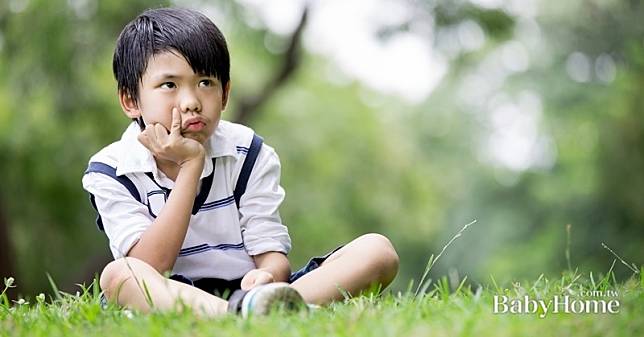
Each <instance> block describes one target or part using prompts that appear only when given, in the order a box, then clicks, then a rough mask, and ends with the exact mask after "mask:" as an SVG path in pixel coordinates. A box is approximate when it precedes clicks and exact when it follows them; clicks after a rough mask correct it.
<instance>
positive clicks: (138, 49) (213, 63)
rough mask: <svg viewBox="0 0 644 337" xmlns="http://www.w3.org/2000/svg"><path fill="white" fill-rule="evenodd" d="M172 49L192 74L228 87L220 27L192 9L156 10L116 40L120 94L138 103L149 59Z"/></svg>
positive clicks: (115, 65) (226, 58)
mask: <svg viewBox="0 0 644 337" xmlns="http://www.w3.org/2000/svg"><path fill="white" fill-rule="evenodd" d="M172 50H176V51H178V52H179V53H181V55H183V57H185V58H186V60H187V62H188V64H189V65H190V67H192V70H193V71H194V72H195V73H197V74H204V75H207V76H214V77H216V78H217V79H218V80H219V81H220V82H221V84H222V87H224V88H225V87H226V84H228V81H229V80H230V55H229V54H228V47H227V45H226V40H225V38H224V35H223V34H222V33H221V31H219V28H217V26H216V25H215V24H214V23H213V22H212V21H210V19H208V18H207V17H206V16H205V15H203V14H201V13H199V12H197V11H194V10H190V9H184V8H156V9H148V10H146V11H145V12H143V13H141V14H140V15H139V16H137V17H136V18H135V19H134V20H132V21H131V22H130V23H128V24H127V25H126V26H125V27H124V28H123V31H122V32H121V34H120V35H119V38H118V40H117V41H116V48H115V50H114V59H113V61H112V68H113V71H114V77H115V78H116V81H117V85H118V90H119V92H123V93H125V94H128V95H130V96H131V97H132V99H134V102H135V103H137V104H138V102H139V83H140V82H141V79H142V77H143V73H145V70H146V68H147V65H148V60H149V59H150V57H151V56H152V55H155V54H159V53H162V52H166V51H172ZM141 122H142V121H140V122H139V123H141Z"/></svg>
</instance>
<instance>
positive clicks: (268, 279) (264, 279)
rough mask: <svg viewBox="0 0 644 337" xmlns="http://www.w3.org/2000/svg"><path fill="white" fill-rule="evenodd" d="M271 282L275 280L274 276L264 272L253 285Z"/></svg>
mask: <svg viewBox="0 0 644 337" xmlns="http://www.w3.org/2000/svg"><path fill="white" fill-rule="evenodd" d="M271 282H273V278H272V277H270V276H269V275H266V274H263V275H260V276H259V277H258V278H256V279H255V282H254V284H253V286H258V285H261V284H267V283H271Z"/></svg>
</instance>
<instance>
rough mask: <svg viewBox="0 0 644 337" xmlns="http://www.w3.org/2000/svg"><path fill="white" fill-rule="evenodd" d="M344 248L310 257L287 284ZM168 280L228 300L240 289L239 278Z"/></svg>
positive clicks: (103, 303) (104, 299) (174, 276)
mask: <svg viewBox="0 0 644 337" xmlns="http://www.w3.org/2000/svg"><path fill="white" fill-rule="evenodd" d="M342 247H344V245H342V246H340V247H337V248H336V249H334V250H332V251H330V252H328V253H326V254H324V255H322V256H315V257H312V258H311V259H310V260H309V262H308V263H307V264H306V265H304V267H302V268H300V269H299V270H297V271H295V272H293V273H291V276H290V277H289V278H288V283H293V282H295V281H297V279H299V278H300V277H302V276H304V275H306V274H308V273H310V272H312V271H313V270H315V269H317V268H318V267H319V266H320V265H321V264H322V263H323V262H324V261H326V259H327V258H329V256H331V254H333V253H335V252H337V251H338V250H339V249H340V248H342ZM170 279H172V280H175V281H179V282H183V283H185V284H189V285H191V286H193V287H197V288H199V289H201V290H203V291H205V292H207V293H209V294H213V295H215V296H218V297H221V298H224V299H228V298H229V297H230V295H231V294H232V293H233V292H234V291H235V290H239V289H241V280H242V279H241V278H239V279H235V280H222V279H217V278H205V279H200V280H195V281H192V280H190V279H188V278H187V277H184V276H183V275H178V274H175V275H172V276H170ZM101 305H102V306H103V307H105V306H106V305H107V300H106V298H105V296H103V294H101Z"/></svg>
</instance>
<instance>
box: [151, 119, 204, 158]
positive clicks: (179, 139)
mask: <svg viewBox="0 0 644 337" xmlns="http://www.w3.org/2000/svg"><path fill="white" fill-rule="evenodd" d="M138 139H139V142H141V144H143V146H145V147H146V148H147V149H148V150H150V152H152V155H154V157H156V158H160V159H164V160H169V161H172V162H175V163H177V164H178V165H182V164H184V163H185V162H187V161H190V160H193V159H198V160H203V158H204V155H205V150H204V147H203V145H201V144H200V143H199V142H197V141H196V140H194V139H190V138H185V137H183V136H182V135H181V114H180V113H179V110H178V109H177V108H173V109H172V126H171V127H170V131H168V129H166V128H165V127H164V126H163V125H162V124H160V123H155V124H152V125H149V124H148V125H147V126H146V128H145V130H143V131H142V132H141V133H140V134H139V136H138Z"/></svg>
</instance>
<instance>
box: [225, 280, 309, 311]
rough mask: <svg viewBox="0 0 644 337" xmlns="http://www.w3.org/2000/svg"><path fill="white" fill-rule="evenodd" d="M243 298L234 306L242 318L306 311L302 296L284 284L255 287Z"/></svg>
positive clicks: (306, 307)
mask: <svg viewBox="0 0 644 337" xmlns="http://www.w3.org/2000/svg"><path fill="white" fill-rule="evenodd" d="M243 296H244V297H243V299H242V300H241V303H240V304H239V305H236V306H238V312H239V313H240V314H241V316H242V317H249V316H263V315H268V314H269V313H270V312H273V311H279V310H281V311H287V312H293V311H299V310H301V309H304V310H307V309H308V306H307V305H306V303H305V302H304V299H303V298H302V295H300V293H298V292H297V290H295V289H293V288H291V287H290V286H289V285H288V283H284V282H279V283H269V284H265V285H261V286H258V287H255V288H253V289H251V290H250V291H248V292H247V293H246V294H245V295H243ZM231 299H232V297H231Z"/></svg>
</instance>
